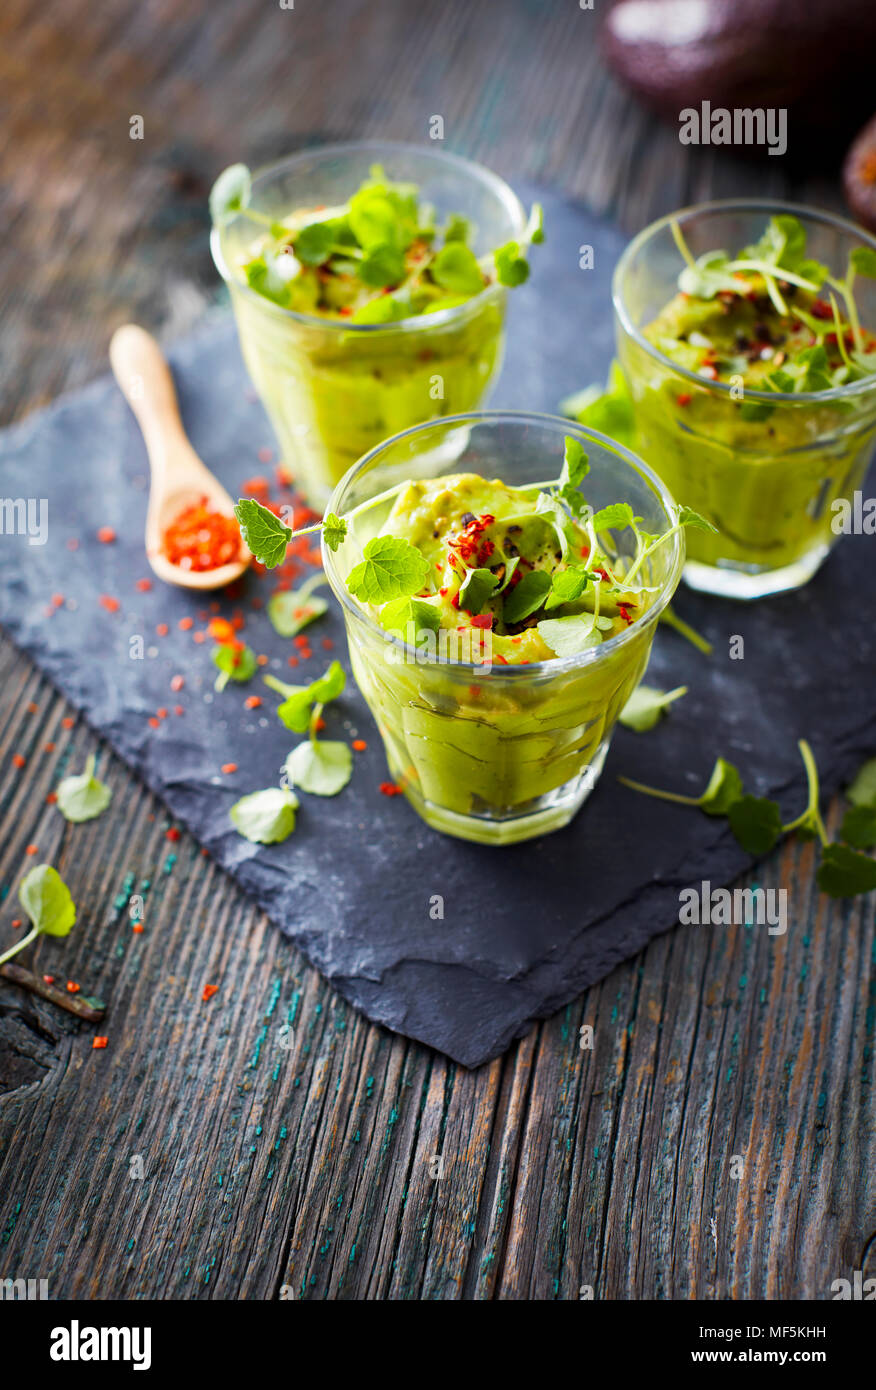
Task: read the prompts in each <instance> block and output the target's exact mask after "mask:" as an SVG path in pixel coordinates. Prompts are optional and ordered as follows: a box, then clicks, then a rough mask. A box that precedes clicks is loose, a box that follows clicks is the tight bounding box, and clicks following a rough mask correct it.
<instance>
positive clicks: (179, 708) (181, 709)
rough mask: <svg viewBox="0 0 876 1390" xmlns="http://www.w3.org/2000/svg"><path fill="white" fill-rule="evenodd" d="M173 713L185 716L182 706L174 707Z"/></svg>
mask: <svg viewBox="0 0 876 1390" xmlns="http://www.w3.org/2000/svg"><path fill="white" fill-rule="evenodd" d="M173 712H174V714H185V710H184V709H183V707H182V705H174V707H173Z"/></svg>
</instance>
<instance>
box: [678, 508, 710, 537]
mask: <svg viewBox="0 0 876 1390" xmlns="http://www.w3.org/2000/svg"><path fill="white" fill-rule="evenodd" d="M678 521H679V524H680V525H681V526H692V527H694V529H695V530H697V531H715V532H717V530H718V528H717V526H713V525H712V523H711V521H707V520H706V518H705V517H704V516H700V514H699V512H695V511H694V510H693V508H692V507H679V509H678Z"/></svg>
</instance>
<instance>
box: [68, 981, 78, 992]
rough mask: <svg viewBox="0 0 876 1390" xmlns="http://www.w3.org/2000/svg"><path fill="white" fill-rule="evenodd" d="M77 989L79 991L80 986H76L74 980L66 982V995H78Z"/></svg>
mask: <svg viewBox="0 0 876 1390" xmlns="http://www.w3.org/2000/svg"><path fill="white" fill-rule="evenodd" d="M79 989H80V986H79V985H77V983H76V981H75V980H68V981H67V993H68V994H78V993H79Z"/></svg>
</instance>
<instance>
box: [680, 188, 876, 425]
mask: <svg viewBox="0 0 876 1390" xmlns="http://www.w3.org/2000/svg"><path fill="white" fill-rule="evenodd" d="M670 226H671V230H672V235H673V238H674V240H675V244H676V246H677V247H678V250H679V253H680V254H681V256H682V258H683V260H684V261H685V267H684V269H683V270H682V271H681V273H680V275H679V277H678V288H679V289H680V290H681V292H682V293H683V294H688V295H692V296H694V297H695V298H697V299H714V298H715V296H716V295H717V294H722V293H723V294H727V293H730V294H736V295H745V294H748V293H749V292H750V290H751V280H750V278H748V277H749V276H750V275H752V274H755V275H760V276H761V277H762V278H763V282H764V288H765V290H766V293H767V294H768V295H769V298H770V300H771V302H772V304H773V307H774V308H775V309H776V311H777V313H779V314H780V315H781V316H782V317H783V318H788V317H792V316H793V317H794V318H797V319H799V320H800V322H801V323H804V324H805V325H806V327H807V328H809V330H810V331H811V333H812V334H813V336H814V337H815V340H816V341H815V343H814V344H813V345H811V346H810V347H807V348H803V349H801V350H800V351H799V352H797V353H796V354H795V355H794V356H793V357H791V358H790V359H788V360H787V361H786V362H785V363H784V364H783V366H782V368H780V369H777V370H776V371H774V372H772V373H770V375H769V376H768V377H767V381H766V389H767V390H775V391H782V392H800V391H806V392H814V391H826V390H830V389H831V388H832V387H835V386H843V385H846V384H848V383H849V382H853V381H860V380H862V379H863V378H864V377H867V376H871V375H873V373H874V372H876V362H873V361H872V360H871V359H870V357H869V356H868V354H865V353H864V340H863V335H862V331H861V324H860V319H859V316H858V310H857V306H856V303H855V296H854V283H855V279H856V277H857V276H858V275H865V276H867V277H869V278H876V251H874V250H872V249H871V248H870V247H867V246H857V247H855V248H854V249H853V250H852V251H851V252H850V253H849V258H848V263H847V266H846V273H845V276H844V277H843V278H841V279H840V278H838V277H837V276H834V275H833V274H832V273H831V271H830V267H829V266H826V265H822V263H821V262H820V261H817V260H814V259H812V258H810V257H807V256H806V230H805V228H804V227H803V225H802V223H801V222H800V221H799V219H798V218H796V217H794V216H792V215H791V214H790V213H778V214H776V215H775V216H773V217H771V218H770V220H769V222H768V224H767V227H766V230H765V231H764V234H763V236H762V237H761V238H760V241H758V242H757V243H755V245H754V246H750V247H747V248H746V249H745V250H744V251H743V252H742V253H741V255H739V256H738V257H736V258H735V259H731V258H730V257H729V256H728V255H727V253H726V252H725V251H718V250H716V251H706V252H705V253H704V254H703V255H701V256H698V257H697V258H696V259H694V257H693V255H692V254H691V251H690V249H689V247H688V245H687V242H686V241H685V239H684V234H683V233H682V230H681V228H680V226H679V224H678V222H677V221H675V220H674V219H673V221H672V222H671V223H670ZM782 282H783V283H785V284H788V285H795V286H797V287H798V288H799V289H803V290H806V291H808V292H809V293H810V294H813V295H817V294H818V293H819V291H820V290H821V288H822V286H825V285H827V286H829V287H830V289H829V290H828V296H829V301H830V308H831V316H830V317H829V318H825V319H819V318H818V317H817V316H816V315H814V314H811V313H809V312H808V311H807V310H805V309H801V308H800V307H799V306H798V305H795V304H790V305H789V304H788V303H787V302H786V301H785V298H784V296H783V294H782V291H781V288H780V285H781V283H782ZM832 290H835V291H836V292H837V293H838V294H839V295H841V296H842V299H843V302H844V304H845V308H846V313H847V315H848V323H847V324H844V323H843V321H842V318H841V316H840V312H839V305H838V303H837V300H836V297H835V295H834V294H833V293H831V291H832ZM847 330H850V331H851V334H852V340H853V343H854V348H853V351H852V352H851V353H849V352H848V350H847V348H846V344H845V334H846V331H847ZM828 334H835V335H836V339H837V348H838V351H839V353H840V356H841V358H842V362H841V363H840V365H839V366H837V367H835V368H834V369H833V371H830V369H829V363H828V358H827V353H826V351H825V347H824V341H825V338H826V337H827V335H828ZM755 408H756V406H755Z"/></svg>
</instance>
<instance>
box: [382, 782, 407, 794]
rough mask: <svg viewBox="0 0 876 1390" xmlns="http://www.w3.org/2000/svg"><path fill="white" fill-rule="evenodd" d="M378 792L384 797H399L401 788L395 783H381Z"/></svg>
mask: <svg viewBox="0 0 876 1390" xmlns="http://www.w3.org/2000/svg"><path fill="white" fill-rule="evenodd" d="M380 790H381V791H382V792H383V795H384V796H401V791H402V789H401V787H400V786H398V785H397V783H395V782H381V783H380Z"/></svg>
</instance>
